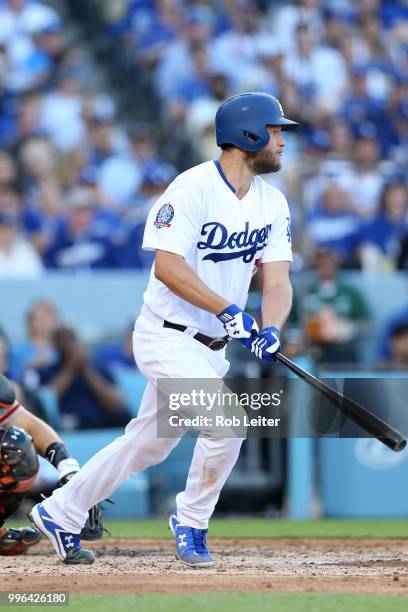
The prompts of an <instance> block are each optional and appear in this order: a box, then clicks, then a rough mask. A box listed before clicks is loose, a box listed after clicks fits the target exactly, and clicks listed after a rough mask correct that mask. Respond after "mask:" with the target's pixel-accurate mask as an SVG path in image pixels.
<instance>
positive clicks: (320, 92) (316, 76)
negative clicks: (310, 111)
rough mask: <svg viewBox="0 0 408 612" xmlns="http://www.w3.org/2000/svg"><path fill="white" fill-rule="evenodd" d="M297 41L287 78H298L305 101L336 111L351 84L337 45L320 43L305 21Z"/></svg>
mask: <svg viewBox="0 0 408 612" xmlns="http://www.w3.org/2000/svg"><path fill="white" fill-rule="evenodd" d="M296 42H297V46H296V49H295V50H294V51H292V52H290V53H289V54H288V56H287V58H286V63H285V72H286V76H287V78H289V79H290V80H292V81H294V83H295V84H296V86H297V87H298V90H299V93H300V97H301V99H302V100H303V101H304V102H308V103H313V104H314V105H315V107H316V110H317V109H318V108H319V107H320V108H324V109H325V110H326V111H329V112H332V113H333V112H336V111H337V109H338V106H339V103H340V101H341V99H342V95H343V93H344V91H345V89H346V83H347V73H346V66H345V62H344V59H343V57H342V56H341V54H340V53H339V52H338V51H337V50H336V49H334V48H330V47H328V46H325V45H320V46H316V45H315V43H314V42H313V39H312V36H311V33H310V31H309V28H308V27H307V26H306V25H305V24H300V25H299V26H298V27H297V32H296Z"/></svg>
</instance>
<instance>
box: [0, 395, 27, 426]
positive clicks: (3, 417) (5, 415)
mask: <svg viewBox="0 0 408 612" xmlns="http://www.w3.org/2000/svg"><path fill="white" fill-rule="evenodd" d="M23 410H24V408H23V406H22V405H21V404H20V403H19V402H18V401H17V400H14V402H13V403H12V404H6V403H4V402H0V427H3V426H4V425H8V424H9V423H10V422H11V421H13V420H14V419H15V418H16V416H17V415H18V414H19V413H20V412H22V411H23Z"/></svg>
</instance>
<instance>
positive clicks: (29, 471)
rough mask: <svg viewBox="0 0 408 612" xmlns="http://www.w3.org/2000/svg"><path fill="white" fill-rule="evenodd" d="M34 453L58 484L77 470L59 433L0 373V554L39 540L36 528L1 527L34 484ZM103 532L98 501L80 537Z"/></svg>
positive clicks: (21, 549)
mask: <svg viewBox="0 0 408 612" xmlns="http://www.w3.org/2000/svg"><path fill="white" fill-rule="evenodd" d="M37 453H39V454H40V455H41V456H43V457H45V458H47V459H48V461H49V462H50V463H51V465H53V466H54V467H55V468H56V469H57V470H58V476H59V484H60V485H63V484H65V483H66V482H68V480H69V479H70V478H71V477H72V475H73V474H75V472H77V471H78V470H79V464H78V461H77V460H76V459H74V458H73V457H71V456H70V454H69V453H68V451H67V449H66V447H65V446H64V444H63V442H62V440H61V438H60V437H59V436H58V434H57V433H56V432H55V431H54V430H53V429H52V427H50V426H49V425H47V424H46V423H44V421H42V420H41V419H39V418H37V417H36V416H34V415H33V414H31V412H29V411H28V410H26V409H25V408H24V407H23V406H22V405H21V404H20V403H19V402H18V401H17V399H16V393H15V390H14V387H13V386H12V385H11V384H10V382H9V381H8V380H7V379H6V378H5V377H4V376H2V375H1V374H0V555H19V554H22V553H25V552H26V550H27V548H29V547H30V546H33V545H34V544H37V542H39V540H40V539H41V533H40V532H39V531H38V529H33V528H31V527H24V528H21V529H14V528H9V529H5V528H4V527H3V525H4V523H5V521H6V520H7V519H8V518H9V516H11V515H12V514H14V512H15V511H16V510H17V509H18V507H19V506H20V504H21V502H22V501H23V499H24V496H25V494H26V492H27V491H28V490H29V489H30V488H31V487H32V485H33V482H34V479H35V476H36V474H37V471H38V467H39V464H38V458H37ZM102 533H103V526H102V518H101V510H100V507H99V504H98V505H96V506H94V507H92V508H91V510H90V511H89V516H88V517H87V522H86V526H85V527H84V529H83V530H82V538H83V539H86V540H96V539H99V538H101V537H102ZM71 562H72V563H74V562H75V561H74V560H71Z"/></svg>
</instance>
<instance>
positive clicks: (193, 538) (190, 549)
mask: <svg viewBox="0 0 408 612" xmlns="http://www.w3.org/2000/svg"><path fill="white" fill-rule="evenodd" d="M169 527H170V530H171V532H172V533H173V535H174V536H175V538H176V556H177V559H179V560H180V561H181V562H182V563H184V564H185V565H188V566H190V567H210V566H211V565H214V559H213V558H212V556H211V554H210V553H209V551H208V548H207V542H206V536H207V531H208V529H195V528H194V527H186V526H185V525H181V524H180V521H179V520H178V518H177V515H176V514H171V515H170V519H169Z"/></svg>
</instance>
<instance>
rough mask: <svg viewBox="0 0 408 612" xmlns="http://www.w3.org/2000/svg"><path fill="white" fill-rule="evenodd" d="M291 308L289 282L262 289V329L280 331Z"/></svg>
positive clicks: (290, 287)
mask: <svg viewBox="0 0 408 612" xmlns="http://www.w3.org/2000/svg"><path fill="white" fill-rule="evenodd" d="M291 307H292V286H291V284H290V282H289V280H288V281H287V282H284V283H280V284H277V285H274V286H273V287H268V288H267V289H264V291H263V294H262V327H263V328H265V327H271V326H273V327H277V328H278V329H282V327H283V326H284V324H285V322H286V319H287V318H288V316H289V313H290V309H291Z"/></svg>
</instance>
